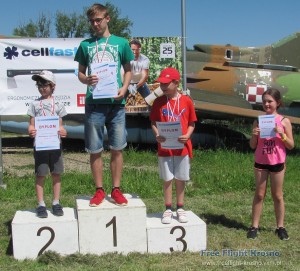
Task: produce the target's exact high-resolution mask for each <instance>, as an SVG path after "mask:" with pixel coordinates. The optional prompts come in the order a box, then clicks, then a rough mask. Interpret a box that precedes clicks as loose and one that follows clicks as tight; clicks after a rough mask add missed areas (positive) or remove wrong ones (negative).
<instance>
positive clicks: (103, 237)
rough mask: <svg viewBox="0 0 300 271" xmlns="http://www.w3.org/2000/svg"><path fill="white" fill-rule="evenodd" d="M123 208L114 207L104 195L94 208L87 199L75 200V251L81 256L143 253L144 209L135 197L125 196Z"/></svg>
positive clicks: (145, 241) (145, 250) (145, 238)
mask: <svg viewBox="0 0 300 271" xmlns="http://www.w3.org/2000/svg"><path fill="white" fill-rule="evenodd" d="M124 196H125V197H126V198H127V199H128V205H127V206H117V205H116V204H114V203H112V202H111V198H110V196H107V197H106V199H105V200H104V202H102V203H101V204H100V205H99V206H97V207H90V206H89V201H90V197H78V198H77V199H76V207H77V213H78V229H79V251H80V253H82V254H86V253H92V254H98V255H101V254H104V253H108V252H118V253H121V254H127V253H129V252H140V253H144V252H147V237H146V206H145V204H144V202H143V201H142V200H141V199H140V198H139V197H138V196H135V195H130V194H125V195H124Z"/></svg>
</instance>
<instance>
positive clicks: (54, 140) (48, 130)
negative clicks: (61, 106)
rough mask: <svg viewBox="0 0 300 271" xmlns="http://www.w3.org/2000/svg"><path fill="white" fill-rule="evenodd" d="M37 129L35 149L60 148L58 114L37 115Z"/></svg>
mask: <svg viewBox="0 0 300 271" xmlns="http://www.w3.org/2000/svg"><path fill="white" fill-rule="evenodd" d="M35 129H36V136H35V149H36V150H37V151H43V150H56V149H59V148H60V139H59V135H58V130H59V117H58V116H45V117H35Z"/></svg>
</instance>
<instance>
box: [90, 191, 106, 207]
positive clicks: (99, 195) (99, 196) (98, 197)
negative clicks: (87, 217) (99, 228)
mask: <svg viewBox="0 0 300 271" xmlns="http://www.w3.org/2000/svg"><path fill="white" fill-rule="evenodd" d="M104 199H105V192H104V191H103V190H102V189H98V190H97V191H96V193H95V195H94V197H92V198H91V200H90V206H91V207H96V206H98V205H99V204H100V203H101V202H102V201H103V200H104Z"/></svg>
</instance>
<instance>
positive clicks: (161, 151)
mask: <svg viewBox="0 0 300 271" xmlns="http://www.w3.org/2000/svg"><path fill="white" fill-rule="evenodd" d="M156 81H157V82H160V88H161V90H162V91H163V93H164V95H163V96H161V97H158V98H157V99H156V100H155V101H154V103H153V106H152V109H151V113H150V120H151V127H152V130H153V133H154V135H155V137H156V141H157V142H158V162H159V174H160V178H161V179H162V180H163V181H164V185H163V189H164V200H165V206H166V210H165V211H164V213H163V216H162V223H164V224H170V223H171V222H172V217H173V212H172V181H173V180H175V187H176V200H177V211H176V213H177V219H178V221H179V222H180V223H186V222H188V218H187V215H186V212H185V211H184V209H183V204H184V188H185V183H186V182H187V181H189V179H190V176H189V173H190V158H192V142H191V135H192V133H193V131H194V128H195V122H196V121H197V117H196V113H195V109H194V105H193V101H192V100H191V99H190V97H188V96H186V95H182V94H181V93H180V92H179V89H178V87H179V82H180V73H179V72H178V71H177V70H176V69H174V68H166V69H164V70H162V71H161V73H160V76H159V77H158V78H157V79H156ZM159 122H178V123H179V125H180V127H181V131H182V135H180V136H179V137H178V139H177V140H178V142H179V143H182V148H179V147H178V148H176V149H174V148H165V147H163V146H162V145H163V144H162V143H163V142H166V138H165V137H164V136H162V135H160V134H159V129H158V128H157V124H158V123H159Z"/></svg>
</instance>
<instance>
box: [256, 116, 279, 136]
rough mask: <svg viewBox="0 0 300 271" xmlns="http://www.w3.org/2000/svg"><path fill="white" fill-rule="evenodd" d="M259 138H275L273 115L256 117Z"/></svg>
mask: <svg viewBox="0 0 300 271" xmlns="http://www.w3.org/2000/svg"><path fill="white" fill-rule="evenodd" d="M258 126H259V129H260V138H267V137H275V136H276V132H275V130H274V128H275V115H262V116H258Z"/></svg>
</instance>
